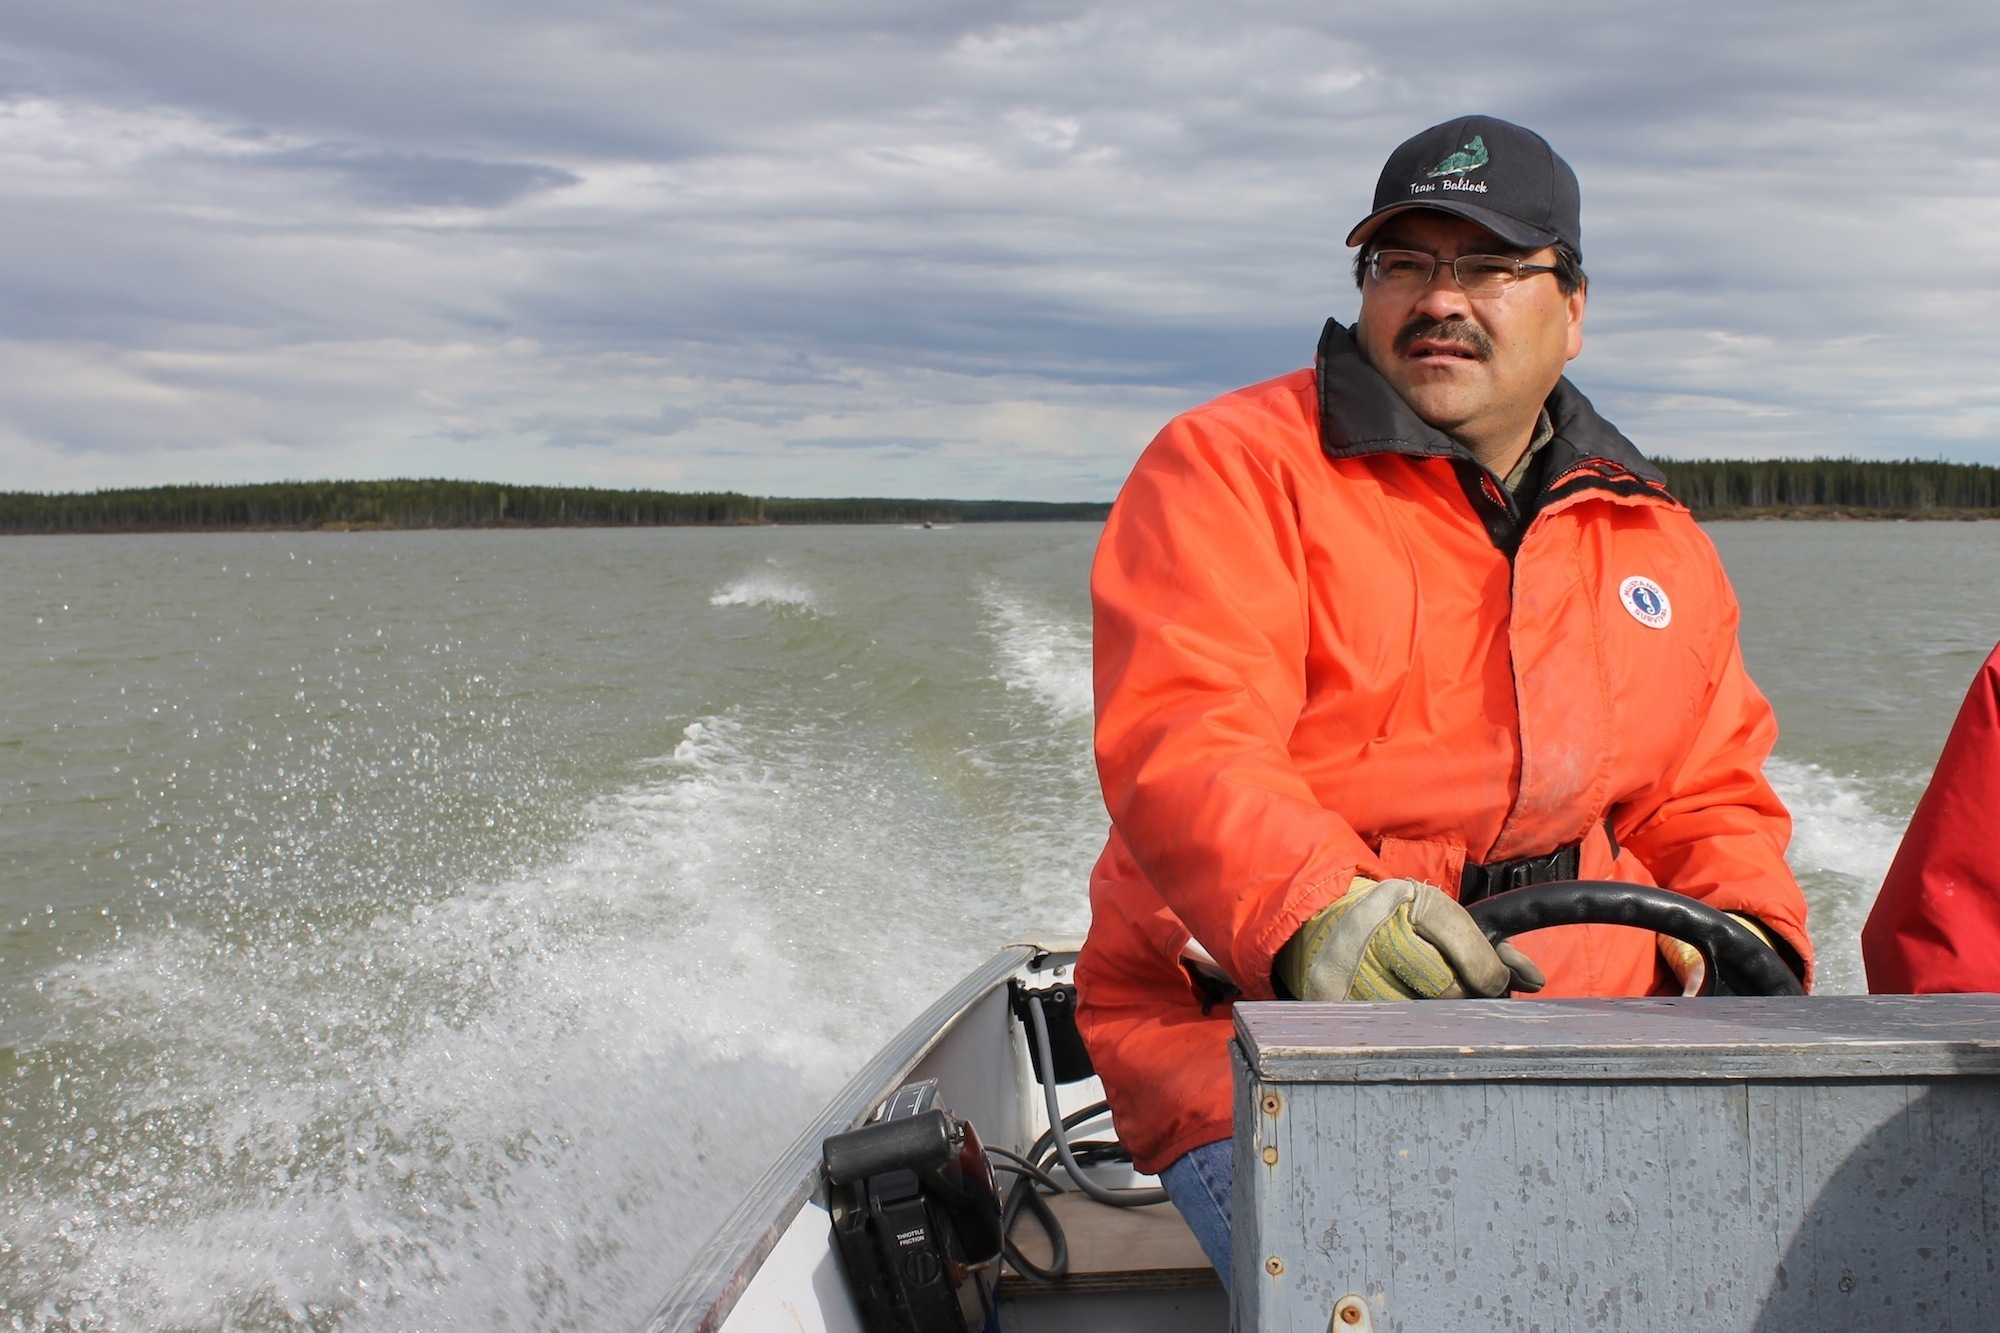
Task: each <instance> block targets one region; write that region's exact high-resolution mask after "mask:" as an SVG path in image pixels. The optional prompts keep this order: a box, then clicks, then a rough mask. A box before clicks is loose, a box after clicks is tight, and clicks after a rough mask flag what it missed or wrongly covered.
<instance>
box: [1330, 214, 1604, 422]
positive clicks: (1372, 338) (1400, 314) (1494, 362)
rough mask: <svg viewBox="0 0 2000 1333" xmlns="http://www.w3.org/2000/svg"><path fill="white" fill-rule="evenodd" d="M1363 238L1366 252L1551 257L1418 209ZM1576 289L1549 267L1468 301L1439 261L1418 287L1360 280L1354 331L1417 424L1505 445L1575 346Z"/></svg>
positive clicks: (1544, 260)
mask: <svg viewBox="0 0 2000 1333" xmlns="http://www.w3.org/2000/svg"><path fill="white" fill-rule="evenodd" d="M1368 244H1369V248H1370V250H1371V251H1373V250H1422V251H1425V252H1427V253H1429V254H1433V255H1436V256H1437V257H1438V258H1439V259H1440V260H1446V259H1456V258H1458V257H1459V256H1460V255H1475V254H1489V255H1513V256H1516V257H1518V258H1520V259H1523V260H1526V261H1527V262H1528V263H1531V264H1552V263H1554V262H1555V251H1554V250H1553V249H1544V250H1537V251H1535V252H1533V253H1532V254H1530V253H1524V252H1522V251H1521V250H1519V249H1517V248H1515V247H1514V246H1511V245H1508V244H1507V243H1506V242H1504V241H1502V240H1501V239H1500V238H1499V237H1497V236H1495V235H1494V234H1493V233H1492V232H1490V231H1487V230H1486V229H1485V228H1484V227H1481V226H1479V225H1478V224H1477V223H1473V222H1468V221H1466V220H1465V219H1464V218H1459V217H1453V216H1452V215H1451V214H1449V213H1434V212H1429V211H1424V210H1415V211H1412V212H1409V213H1401V214H1398V215H1396V216H1395V217H1392V218H1390V219H1389V220H1388V221H1387V222H1384V223H1383V224H1382V226H1381V228H1380V229H1379V230H1378V231H1377V232H1376V233H1375V235H1374V236H1372V237H1371V238H1370V239H1369V242H1368ZM1583 297H1584V294H1583V292H1582V291H1581V290H1579V291H1578V292H1577V293H1576V294H1575V295H1573V296H1564V295H1563V294H1562V289H1561V288H1559V287H1558V286H1557V285H1556V280H1555V275H1554V274H1550V273H1534V274H1528V275H1526V276H1524V277H1522V279H1521V280H1520V281H1519V282H1517V283H1515V284H1514V285H1513V286H1512V287H1510V288H1508V289H1507V290H1506V291H1504V292H1501V293H1500V294H1498V295H1496V296H1486V297H1482V298H1481V299H1479V300H1476V301H1475V300H1472V299H1471V298H1469V297H1468V296H1466V294H1465V293H1464V292H1463V291H1461V290H1460V289H1459V286H1458V282H1457V280H1456V279H1455V278H1454V277H1453V276H1452V272H1451V269H1450V268H1448V267H1447V266H1446V265H1444V264H1442V263H1440V264H1439V265H1438V270H1437V272H1436V273H1435V274H1433V275H1432V277H1431V281H1430V283H1429V285H1428V286H1425V287H1418V288H1404V287H1396V286H1389V285H1386V284H1383V283H1378V282H1376V281H1375V280H1374V279H1373V278H1372V277H1369V278H1364V279H1363V281H1362V284H1361V315H1360V318H1359V319H1357V320H1356V321H1355V325H1354V333H1355V339H1356V341H1357V342H1358V343H1359V344H1360V347H1361V352H1362V355H1363V356H1365V357H1367V358H1368V363H1369V364H1370V365H1372V366H1374V367H1375V369H1376V370H1377V371H1379V372H1380V373H1381V375H1382V377H1383V378H1384V379H1386V380H1388V381H1389V383H1390V384H1391V385H1392V386H1394V388H1395V390H1396V392H1397V393H1398V394H1399V395H1401V397H1402V399H1403V401H1404V402H1406V403H1408V404H1409V405H1410V406H1411V407H1412V408H1414V409H1415V410H1416V413H1417V415H1418V416H1420V417H1422V418H1423V419H1424V421H1425V422H1426V423H1428V424H1429V425H1432V426H1435V427H1436V428H1437V429H1439V430H1441V431H1444V432H1446V433H1447V434H1450V435H1453V436H1456V437H1458V438H1460V439H1462V440H1464V441H1465V442H1466V443H1467V444H1469V445H1473V446H1475V448H1476V446H1477V445H1479V444H1482V443H1484V444H1487V445H1489V446H1498V447H1513V444H1514V443H1515V441H1514V437H1515V436H1516V435H1517V434H1519V433H1520V432H1522V431H1530V430H1532V429H1533V426H1534V422H1535V418H1536V415H1537V413H1539V412H1540V411H1541V407H1542V402H1543V400H1545V399H1546V398H1547V397H1548V396H1549V393H1550V391H1551V390H1553V389H1554V388H1555V387H1556V381H1557V380H1559V379H1561V378H1562V372H1563V367H1564V366H1565V365H1567V364H1568V363H1569V361H1570V360H1571V359H1572V358H1574V357H1575V356H1576V354H1577V353H1578V352H1580V351H1582V350H1583ZM1518 443H1519V444H1525V443H1526V439H1525V436H1523V437H1522V438H1521V439H1520V440H1519V441H1518ZM1479 452H1481V453H1482V454H1483V453H1484V451H1483V450H1480V451H1479Z"/></svg>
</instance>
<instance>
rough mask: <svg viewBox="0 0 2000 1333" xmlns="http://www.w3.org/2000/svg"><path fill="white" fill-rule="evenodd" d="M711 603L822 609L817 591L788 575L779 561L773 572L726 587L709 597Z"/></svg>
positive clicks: (734, 581) (758, 573)
mask: <svg viewBox="0 0 2000 1333" xmlns="http://www.w3.org/2000/svg"><path fill="white" fill-rule="evenodd" d="M708 604H709V605H710V606H762V607H768V608H770V609H771V610H774V611H805V612H814V611H817V610H818V609H819V599H818V598H817V597H815V596H814V595H813V590H812V589H811V588H809V587H807V586H806V585H805V584H803V583H801V582H799V581H798V580H796V579H794V578H792V577H790V576H789V575H787V574H785V573H784V572H783V570H781V569H779V568H778V567H777V566H776V563H775V562H772V568H770V569H760V570H757V571H755V572H753V573H749V574H745V575H744V576H743V577H741V578H738V579H732V580H730V581H729V582H728V583H725V584H723V585H722V586H721V587H720V588H717V589H716V590H715V592H714V593H712V594H711V595H710V596H709V599H708Z"/></svg>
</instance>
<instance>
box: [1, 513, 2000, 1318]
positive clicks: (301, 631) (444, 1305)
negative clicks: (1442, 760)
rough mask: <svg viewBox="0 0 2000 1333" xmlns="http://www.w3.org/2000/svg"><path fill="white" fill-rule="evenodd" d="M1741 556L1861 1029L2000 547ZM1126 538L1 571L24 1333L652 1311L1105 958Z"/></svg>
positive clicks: (1901, 535) (515, 548)
mask: <svg viewBox="0 0 2000 1333" xmlns="http://www.w3.org/2000/svg"><path fill="white" fill-rule="evenodd" d="M1709 531H1710V532H1711V534H1712V535H1713V537H1714V538H1715V540H1716V542H1717V544H1718V546H1719V547H1720V548H1721V549H1722V551H1723V554H1724V558H1725V560H1726V561H1727V563H1728V565H1729V568H1730V570H1731V573H1732V576H1733V577H1734V578H1735V580H1736V583H1737V587H1738V591H1739V593H1740V594H1741V596H1742V599H1743V602H1744V607H1745V621H1744V631H1743V638H1744V648H1745V653H1746V655H1747V657H1748V659H1749V662H1750V666H1751V670H1752V672H1753V674H1754V675H1755V676H1756V677H1757V679H1758V681H1759V682H1760V683H1761V684H1762V685H1763V687H1764V688H1765V690H1766V692H1767V693H1769V694H1770V695H1771V696H1772V697H1773V699H1774V701H1775V702H1776V703H1777V705H1778V709H1779V716H1780V719H1781V721H1782V723H1783V725H1784V737H1783V740H1782V741H1781V743H1780V747H1779V752H1778V755H1777V756H1776V757H1775V758H1774V760H1773V762H1772V766H1771V775H1772V777H1773V779H1774V781H1775V782H1776V784H1777V786H1778V788H1779V790H1780V791H1781V792H1782V793H1783V794H1784V796H1785V797H1786V799H1787V800H1788V802H1789V803H1790V804H1791V806H1792V808H1793V811H1794V814H1795V816H1796V818H1797V824H1798V828H1797V834H1796V837H1795V841H1794V845H1793V849H1792V858H1793V864H1794V866H1795V868H1796V869H1797V870H1798V872H1799V874H1800V876H1801V878H1802V879H1803V881H1804V882H1805V883H1806V885H1807V889H1808V892H1809V894H1810V895H1811V897H1812V900H1813V909H1814V918H1813V927H1814V932H1815V935H1816V937H1817V938H1818V940H1819V941H1820V947H1821V950H1822V957H1823V959H1824V972H1823V980H1824V985H1825V988H1826V989H1834V990H1846V989H1860V988H1861V986H1862V982H1861V974H1860V966H1859V958H1858V954H1857V952H1856V949H1855V944H1854V936H1855V932H1856V931H1857V930H1858V928H1859V925H1860V922H1861V920H1862V919H1863V918H1864V917H1865V915H1866V911H1867V905H1868V901H1869V897H1870V895H1871V894H1872V893H1873V891H1874V888H1875V886H1876V884H1878V883H1879V882H1880V879H1881V876H1882V874H1883V872H1884V871H1885V870H1886V868H1887V866H1888V862H1889V858H1890V856H1891V855H1892V854H1893V851H1894V848H1895V843H1896V839H1897V837H1898V836H1899V833H1900V830H1901V828H1902V826H1903V823H1904V822H1905V821H1906V820H1907V818H1908V814H1909V810H1910V808H1911V806H1912V805H1913V804H1914V803H1915V800H1916V798H1917V796H1918V795H1919V794H1920V793H1921V791H1922V787H1923V783H1924V780H1925V779H1926V777H1927V775H1928V773H1929V770H1930V766H1931V765H1932V763H1933V762H1934V761H1935V759H1936V755H1937V751H1938V748H1939V746H1940V745H1941V744H1942V742H1943V737H1944V733H1945V730H1946V728H1947V727H1948V726H1949V723H1950V720H1951V717H1952V715H1953V713H1954V712H1955V711H1956V709H1957V706H1958V702H1959V699H1960V697H1961V696H1962V694H1963V692H1964V689H1965V687H1966V685H1967V683H1968V682H1969V681H1970V679H1971V677H1972V674H1973V672H1974V670H1975V669H1976V668H1977V667H1978V665H1979V662H1980V661H1981V659H1982V658H1983V656H1984V654H1985V653H1986V652H1987V651H1988V650H1989V649H1990V648H1991V647H1992V645H1993V643H1994V641H1995V640H1996V639H2000V595H1996V592H1995V590H1996V588H2000V524H1945V523H1939V524H1778V523H1768V524H1719V525H1715V526H1713V527H1711V528H1710V529H1709ZM1096 535H1097V530H1096V528H1095V526H1093V525H1081V524H1077V525H1071V524H1051V525H1021V526H1012V525H1006V526H1002V525H995V526H973V527H959V528H951V529H937V530H929V531H926V530H922V529H907V528H826V529H797V528H794V529H768V528H766V529H703V530H690V529H653V530H645V531H632V532H601V531H543V532H507V533H493V532H448V533H382V534H324V535H320V534H310V535H302V534H291V533H283V534H240V535H212V536H149V537H108V538H13V539H7V540H4V541H0V571H4V578H3V579H0V624H4V625H5V626H6V632H5V634H4V636H0V680H4V682H5V689H4V691H0V1129H4V1130H5V1141H4V1142H5V1148H4V1156H0V1324H4V1323H7V1322H12V1323H16V1324H19V1325H20V1326H24V1327H44V1326H50V1325H55V1326H69V1325H88V1326H91V1327H105V1328H155V1327H184V1328H221V1327H298V1326H300V1325H302V1324H303V1325H306V1326H313V1327H322V1328H332V1327H342V1328H365V1329H392V1328H407V1327H469V1328H500V1327H515V1328H528V1327H535V1328H541V1327H562V1326H574V1327H589V1328H595V1327H618V1326H625V1325H629V1324H631V1323H633V1322H635V1321H637V1320H638V1319H640V1318H642V1317H643V1316H644V1314H645V1313H646V1312H647V1311H648V1310H649V1309H650V1308H651V1307H652V1305H653V1304H654V1303H655V1302H656V1301H657V1300H658V1299H659V1298H660V1296H662V1295H663V1294H664V1293H665V1291H666V1289H667V1287H668V1286H669V1285H670V1283H671V1282H672V1280H673V1278H674V1276H675V1274H676V1273H677V1272H678V1270H679V1267H680V1265H681V1264H682V1263H683V1262H684V1261H685V1259H686V1258H687V1257H688V1256H689V1255H690V1254H691V1252H692V1251H693V1249H694V1248H695V1247H696V1246H697V1245H698V1244H699V1243H700V1242H701V1240H702V1239H703V1238H704V1237H705V1236H706V1235H707V1234H709V1232H710V1231H712V1229H713V1227H714V1225H715V1223H716V1222H717V1221H718V1220H719V1219H720V1218H721V1217H722V1216H723V1215H724V1214H725V1213H726V1212H727V1211H728V1210H729V1208H730V1207H731V1206H732V1205H733V1204H734V1202H735V1200H736V1198H737V1197H738V1196H739V1194H740V1192H741V1191H742V1190H743V1189H744V1188H745V1187H746V1186H747V1185H748V1183H749V1182H750V1181H751V1180H752V1179H753V1178H754V1176H755V1175H756V1174H757V1172H758V1171H759V1169H760V1168H761V1167H762V1165H763V1164H764V1163H765V1161H766V1160H767V1159H768V1158H769V1157H770V1156H771V1154H773V1153H774V1152H775V1151H776V1150H777V1149H778V1148H779V1147H780V1146H782V1145H783V1144H784V1143H785V1142H786V1141H787V1140H788V1139H789V1138H790V1136H791V1134H792V1133H793V1132H794V1131H795V1130H796V1128H797V1127H798V1126H799V1125H800V1124H801V1123H803V1122H804V1121H805V1119H806V1118H807V1117H808V1116H809V1115H810V1113H811V1112H812V1111H813V1110H814V1109H815V1108H816V1107H817V1106H818V1105H819V1104H820V1103H821V1102H823V1101H824V1100H825V1099H826V1098H827V1097H828V1096H830V1095H831V1094H832V1092H833V1091H834V1090H835V1089H836V1088H838V1086H839V1085H840V1083H841V1082H842V1081H843V1080H844V1078H845V1076H846V1075H847V1073H848V1072H849V1071H850V1070H852V1069H853V1068H854V1067H856V1066H857V1065H859V1064H860V1063H861V1062H862V1060H863V1059H865V1058H866V1056H867V1055H868V1053H869V1052H871V1051H872V1050H873V1049H874V1048H875V1046H877V1045H878V1044H879V1043H880V1042H881V1041H882V1040H883V1039H884V1038H885V1037H887V1036H888V1035H889V1034H890V1033H892V1032H893V1031H894V1030H895V1029H896V1028H897V1027H898V1026H900V1024H901V1023H902V1022H903V1021H905V1020H906V1019H907V1018H909V1017H910V1016H911V1015H913V1014H914V1013H915V1012H916V1011H917V1009H919V1008H920V1007H921V1006H922V1004H923V1003H924V1002H925V1001H926V999H928V998H929V997H930V996H931V995H933V994H934V993H935V992H936V991H937V990H939V989H940V988H942V987H943V986H944V985H945V984H947V983H948V982H949V981H950V980H952V979H954V978H956V977H957V976H958V975H959V974H961V973H962V972H964V971H965V970H966V969H968V968H969V967H971V966H972V965H973V964H974V963H975V962H977V961H978V960H980V959H981V958H983V957H985V956H986V955H988V954H990V953H991V952H992V951H993V949H994V948H996V947H997V946H998V945H999V944H1001V943H1003V942H1005V941H1007V940H1010V939H1014V938H1018V937H1020V936H1021V935H1022V934H1024V933H1030V932H1035V931H1044V932H1046V931H1073V930H1079V929H1081V928H1082V926H1083V925H1084V924H1085V922H1086V919H1087V909H1086V906H1085V902H1084V887H1083V886H1084V877H1085V874H1086V872H1087V869H1088V867H1089V864H1090V861H1091V859H1092V858H1093V857H1094V855H1095V853H1096V851H1097V848H1098V846H1099V845H1100V843H1101V840H1102V837H1103V833H1104V824H1105V821H1104V815H1103V811H1102V806H1101V804H1100V803H1099V800H1098V796H1097V792H1096V786H1095V780H1094V776H1093V774H1092V770H1091V764H1090V755H1089V714H1090V691H1089V678H1088V671H1089V614H1088V602H1087V597H1086V592H1085V587H1084V578H1085V573H1086V569H1087V566H1088V562H1089V557H1090V553H1091V550H1092V547H1093V545H1094V543H1095V540H1096ZM857 978H858V979H857Z"/></svg>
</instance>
